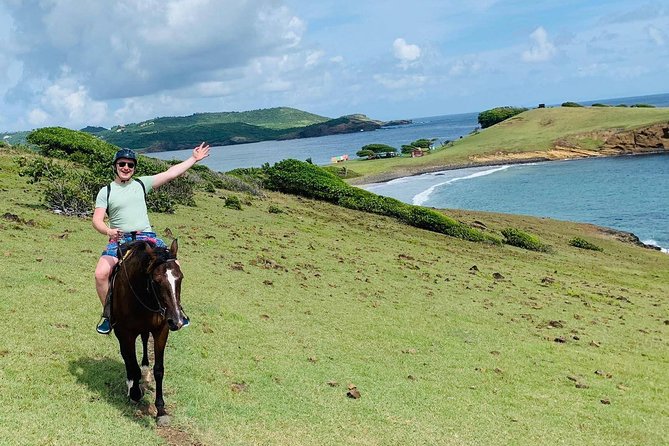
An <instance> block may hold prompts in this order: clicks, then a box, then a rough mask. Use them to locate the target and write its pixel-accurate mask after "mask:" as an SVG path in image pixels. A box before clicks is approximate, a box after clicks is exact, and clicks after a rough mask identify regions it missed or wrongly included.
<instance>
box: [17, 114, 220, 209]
mask: <svg viewBox="0 0 669 446" xmlns="http://www.w3.org/2000/svg"><path fill="white" fill-rule="evenodd" d="M27 141H28V142H29V143H31V144H34V145H36V146H38V147H39V153H40V154H42V155H43V156H45V157H49V158H58V159H64V160H68V161H70V162H73V163H75V164H77V165H79V166H81V167H82V168H87V169H88V172H89V173H90V176H87V177H86V178H76V176H77V175H84V172H86V171H85V170H82V169H75V170H72V172H71V173H70V174H68V183H69V184H70V185H72V187H75V186H74V185H76V184H82V183H85V184H87V185H89V186H91V185H92V188H93V189H95V193H94V194H93V195H92V196H91V197H90V201H89V205H88V206H89V208H90V209H92V208H93V206H94V200H95V196H96V194H97V192H98V191H99V190H100V189H101V188H103V187H105V186H106V185H107V184H109V182H110V181H112V180H113V178H114V171H113V168H112V161H113V159H114V154H115V153H116V151H117V150H118V147H116V146H114V145H111V144H109V143H107V142H104V141H101V140H100V139H98V138H96V137H94V136H92V135H90V134H88V133H85V132H77V131H74V130H70V129H66V128H63V127H45V128H41V129H37V130H35V131H33V132H31V133H30V134H29V135H28V136H27ZM137 161H138V162H137V170H136V175H137V176H142V175H155V174H157V173H160V172H163V171H165V170H166V169H167V168H168V167H169V166H170V164H175V163H177V162H178V161H172V162H171V163H167V162H165V161H161V160H157V159H155V158H149V157H146V156H143V155H139V157H138V160H137ZM198 167H200V168H202V167H204V166H198ZM204 169H206V170H208V169H207V168H206V167H204ZM86 175H89V174H86ZM191 177H192V175H191V174H189V175H185V176H182V177H179V178H176V179H174V180H172V181H170V182H169V183H168V184H167V185H165V186H162V187H161V188H160V190H159V191H158V190H154V191H151V192H150V193H149V194H148V195H147V207H148V209H149V210H150V211H154V212H174V209H175V205H176V204H181V205H185V206H194V205H195V200H194V198H193V189H194V184H195V181H194V180H193V179H191ZM33 180H37V181H39V180H40V178H37V177H34V176H33ZM202 183H204V182H202ZM51 187H52V186H49V185H47V187H46V189H45V190H46V191H47V193H48V191H49V190H50V188H51ZM62 188H65V186H64V185H62ZM62 190H63V193H64V191H65V189H62ZM63 193H58V194H57V195H59V196H61V195H63ZM68 196H71V197H74V196H75V194H69V195H68ZM46 198H47V200H46V201H47V203H48V202H50V201H52V198H49V197H46ZM61 202H62V201H61ZM77 208H78V207H77ZM60 210H61V211H63V212H68V211H67V210H66V209H60Z"/></svg>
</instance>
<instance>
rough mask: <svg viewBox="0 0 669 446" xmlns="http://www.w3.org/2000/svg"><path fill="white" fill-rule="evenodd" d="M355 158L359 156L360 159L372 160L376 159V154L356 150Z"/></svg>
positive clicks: (370, 151)
mask: <svg viewBox="0 0 669 446" xmlns="http://www.w3.org/2000/svg"><path fill="white" fill-rule="evenodd" d="M356 156H359V157H360V158H367V159H370V160H371V159H373V158H376V153H374V152H373V151H372V150H358V151H357V152H356Z"/></svg>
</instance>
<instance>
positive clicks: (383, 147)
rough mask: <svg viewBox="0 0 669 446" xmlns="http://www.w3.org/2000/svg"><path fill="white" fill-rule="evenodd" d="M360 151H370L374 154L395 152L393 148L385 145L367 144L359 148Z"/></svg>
mask: <svg viewBox="0 0 669 446" xmlns="http://www.w3.org/2000/svg"><path fill="white" fill-rule="evenodd" d="M360 150H370V151H372V152H374V153H385V152H397V149H396V148H395V147H391V146H389V145H387V144H367V145H364V146H362V147H361V148H360Z"/></svg>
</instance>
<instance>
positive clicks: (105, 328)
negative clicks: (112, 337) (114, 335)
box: [95, 317, 112, 335]
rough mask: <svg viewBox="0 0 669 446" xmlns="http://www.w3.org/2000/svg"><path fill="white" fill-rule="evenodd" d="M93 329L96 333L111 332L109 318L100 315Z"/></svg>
mask: <svg viewBox="0 0 669 446" xmlns="http://www.w3.org/2000/svg"><path fill="white" fill-rule="evenodd" d="M95 330H96V331H97V332H98V333H100V334H105V335H106V334H109V333H111V331H112V328H111V323H110V322H109V319H108V318H106V317H102V319H101V320H100V323H99V324H98V326H97V327H95Z"/></svg>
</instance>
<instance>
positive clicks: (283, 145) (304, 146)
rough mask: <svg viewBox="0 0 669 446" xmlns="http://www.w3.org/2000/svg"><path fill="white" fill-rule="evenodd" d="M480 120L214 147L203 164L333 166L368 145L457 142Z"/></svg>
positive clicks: (181, 153)
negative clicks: (296, 162) (305, 163)
mask: <svg viewBox="0 0 669 446" xmlns="http://www.w3.org/2000/svg"><path fill="white" fill-rule="evenodd" d="M477 119H478V113H465V114H459V115H445V116H433V117H428V118H416V119H413V123H412V124H407V125H400V126H393V127H386V128H382V129H379V130H375V131H373V132H356V133H346V134H343V135H330V136H321V137H319V138H303V139H290V140H287V141H263V142H256V143H251V144H239V145H234V146H219V147H212V148H211V152H210V155H209V157H208V158H206V159H205V160H204V161H203V164H205V165H206V166H208V167H210V168H211V169H214V170H216V171H219V172H225V171H228V170H232V169H236V168H238V167H260V166H262V165H263V163H270V164H274V163H276V162H278V161H281V160H284V159H286V158H294V159H298V160H302V161H304V160H306V159H307V158H311V160H312V161H313V162H314V163H315V164H321V165H322V164H330V159H331V158H332V157H333V156H340V155H349V156H350V157H351V158H355V153H356V152H357V151H358V150H360V148H361V147H362V146H364V145H366V144H375V143H379V144H388V145H389V146H393V147H396V148H398V149H399V148H400V147H401V146H402V144H409V143H411V142H412V141H415V140H417V139H420V138H436V139H437V140H438V141H439V142H442V141H445V140H453V139H457V138H459V137H460V136H463V135H466V134H468V133H469V132H471V131H472V130H474V129H475V128H476V127H477V126H478V122H477ZM437 144H438V142H437ZM191 154H192V150H177V151H172V152H159V153H151V154H150V155H151V156H152V157H155V158H160V159H186V158H188V157H189V156H190V155H191Z"/></svg>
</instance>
